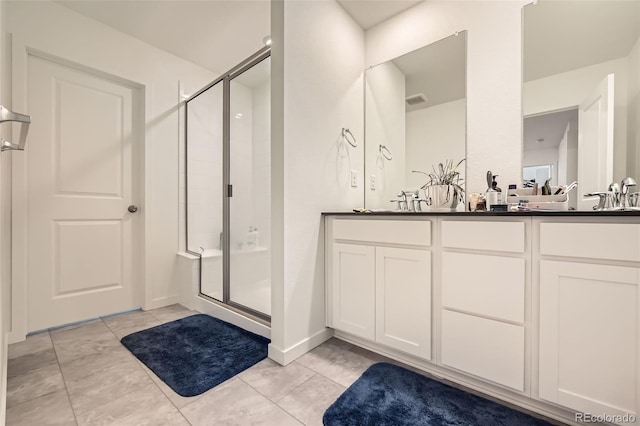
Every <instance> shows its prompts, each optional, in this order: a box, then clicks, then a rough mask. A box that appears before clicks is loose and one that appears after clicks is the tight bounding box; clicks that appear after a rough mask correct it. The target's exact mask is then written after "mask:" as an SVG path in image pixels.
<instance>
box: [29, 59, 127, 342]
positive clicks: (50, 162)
mask: <svg viewBox="0 0 640 426" xmlns="http://www.w3.org/2000/svg"><path fill="white" fill-rule="evenodd" d="M27 69H28V77H27V102H28V108H29V113H30V114H31V117H32V124H31V128H30V135H29V147H28V160H27V167H28V302H27V303H28V309H27V310H28V318H27V320H28V331H34V330H39V329H43V328H47V327H52V326H56V325H60V324H65V323H69V322H74V321H80V320H84V319H88V318H93V317H97V316H100V315H104V314H108V313H113V312H118V311H122V310H126V309H131V308H133V307H135V306H137V305H139V303H138V301H137V298H136V294H135V291H134V286H133V283H134V279H135V277H136V264H137V263H138V262H134V255H135V252H136V250H135V242H136V240H137V239H136V229H137V224H138V222H139V219H137V216H139V214H140V213H130V212H129V211H128V206H129V205H133V204H135V203H136V199H137V191H136V190H135V185H136V182H135V179H134V174H133V169H134V165H135V164H136V151H137V149H136V145H137V144H138V142H139V141H137V140H136V134H137V131H136V128H135V127H134V126H135V123H136V121H137V120H135V117H134V116H135V114H137V113H136V111H137V110H138V109H137V107H136V105H137V103H138V102H139V101H140V100H139V91H138V89H137V88H135V87H132V86H129V85H127V84H125V83H124V82H120V81H118V80H117V79H115V78H109V77H108V76H106V75H105V74H103V73H99V72H93V71H90V70H85V69H81V68H79V67H74V66H70V65H66V64H64V63H62V62H57V61H53V60H50V59H45V58H42V57H38V56H34V55H32V54H29V55H28V59H27Z"/></svg>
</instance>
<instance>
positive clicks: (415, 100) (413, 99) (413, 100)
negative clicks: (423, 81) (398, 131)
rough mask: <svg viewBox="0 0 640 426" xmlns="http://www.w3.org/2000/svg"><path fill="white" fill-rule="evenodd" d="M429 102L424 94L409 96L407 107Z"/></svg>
mask: <svg viewBox="0 0 640 426" xmlns="http://www.w3.org/2000/svg"><path fill="white" fill-rule="evenodd" d="M427 101H428V99H427V97H426V96H425V95H424V94H422V93H418V94H417V95H411V96H407V105H409V106H413V105H418V104H422V103H425V102H427Z"/></svg>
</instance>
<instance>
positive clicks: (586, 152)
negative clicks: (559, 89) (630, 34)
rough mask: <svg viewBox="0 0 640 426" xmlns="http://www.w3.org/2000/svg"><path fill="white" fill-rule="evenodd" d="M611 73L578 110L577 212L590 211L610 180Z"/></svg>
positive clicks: (611, 152) (611, 176) (611, 162)
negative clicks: (594, 194) (591, 194)
mask: <svg viewBox="0 0 640 426" xmlns="http://www.w3.org/2000/svg"><path fill="white" fill-rule="evenodd" d="M613 84H614V78H613V74H609V75H608V76H607V77H606V78H605V79H604V80H602V82H600V84H599V85H598V86H597V87H596V88H594V90H593V92H592V93H591V94H590V95H589V96H588V97H587V98H586V99H585V100H584V101H583V102H582V103H581V104H580V107H579V111H578V210H591V209H592V208H593V206H594V205H595V204H597V198H594V197H585V196H584V194H586V193H590V192H597V191H606V190H607V188H608V186H609V184H610V183H611V182H612V181H613V108H614V104H613Z"/></svg>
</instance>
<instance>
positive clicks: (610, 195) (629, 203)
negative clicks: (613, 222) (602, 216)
mask: <svg viewBox="0 0 640 426" xmlns="http://www.w3.org/2000/svg"><path fill="white" fill-rule="evenodd" d="M636 185H637V183H636V181H635V180H634V179H633V178H631V177H627V178H624V179H623V180H622V182H621V185H618V184H617V183H615V182H614V183H612V184H610V185H609V189H608V190H607V191H604V192H592V193H589V194H585V195H586V196H587V197H593V196H596V195H597V196H599V197H600V200H599V202H598V205H597V206H593V209H594V210H605V211H611V210H637V209H638V206H637V202H638V201H637V199H638V196H637V195H636V194H637V193H635V194H629V188H630V187H632V186H636Z"/></svg>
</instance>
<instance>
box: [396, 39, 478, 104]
mask: <svg viewBox="0 0 640 426" xmlns="http://www.w3.org/2000/svg"><path fill="white" fill-rule="evenodd" d="M466 35H467V32H466V31H463V32H461V33H458V35H457V36H456V35H453V36H450V37H447V38H445V39H442V40H439V41H437V42H435V43H432V44H430V45H428V46H425V47H422V48H420V49H417V50H414V51H413V52H409V53H407V54H405V55H402V56H400V57H398V58H395V59H393V63H394V64H395V65H396V66H397V67H398V68H399V69H400V71H402V72H403V74H404V75H405V77H406V80H405V87H406V96H407V97H408V96H413V95H417V94H419V93H422V94H424V95H425V96H426V97H427V99H428V101H427V102H425V103H421V104H417V105H413V106H407V111H413V110H416V109H421V108H428V107H431V106H434V105H438V104H441V103H445V102H450V101H454V100H456V99H462V98H464V97H465V91H466V88H465V83H466Z"/></svg>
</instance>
